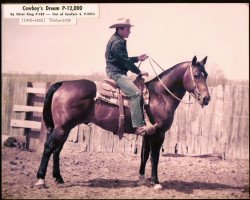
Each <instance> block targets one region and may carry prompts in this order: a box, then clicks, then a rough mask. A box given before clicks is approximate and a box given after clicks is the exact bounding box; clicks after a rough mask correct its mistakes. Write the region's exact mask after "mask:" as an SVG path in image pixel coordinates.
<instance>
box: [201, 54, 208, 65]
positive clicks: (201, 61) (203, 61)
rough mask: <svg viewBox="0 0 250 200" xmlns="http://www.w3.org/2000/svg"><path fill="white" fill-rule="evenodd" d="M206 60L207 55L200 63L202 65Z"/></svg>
mask: <svg viewBox="0 0 250 200" xmlns="http://www.w3.org/2000/svg"><path fill="white" fill-rule="evenodd" d="M206 62H207V56H206V57H205V58H204V59H203V60H202V61H201V64H202V65H203V66H204V65H205V64H206Z"/></svg>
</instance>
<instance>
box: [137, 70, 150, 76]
mask: <svg viewBox="0 0 250 200" xmlns="http://www.w3.org/2000/svg"><path fill="white" fill-rule="evenodd" d="M139 75H141V76H148V75H149V74H148V72H143V71H141V72H140V74H139Z"/></svg>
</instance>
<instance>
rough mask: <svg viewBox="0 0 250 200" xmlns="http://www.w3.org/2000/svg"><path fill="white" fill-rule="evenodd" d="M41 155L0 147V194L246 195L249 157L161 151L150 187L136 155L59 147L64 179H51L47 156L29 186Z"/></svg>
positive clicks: (85, 196)
mask: <svg viewBox="0 0 250 200" xmlns="http://www.w3.org/2000/svg"><path fill="white" fill-rule="evenodd" d="M40 159H41V154H38V153H37V152H29V151H23V150H21V149H18V148H9V147H2V198H3V199H30V198H33V199H34V198H39V199H53V198H55V199H66V198H67V199H93V198H95V199H97V198H102V199H103V198H104V199H111V198H112V199H119V198H133V199H138V198H142V199H152V198H154V199H162V198H164V199H176V198H177V199H180V198H185V199H191V198H192V199H193V198H195V199H206V198H212V199H213V198H215V199H221V198H232V199H248V198H249V160H239V159H232V160H230V159H227V160H221V159H218V158H214V157H207V158H201V157H172V156H166V155H165V156H164V154H163V156H161V157H160V162H159V179H160V182H161V184H162V186H163V189H162V190H154V189H153V186H152V185H151V184H150V180H149V178H150V174H151V164H150V162H148V164H147V167H146V178H147V181H146V183H144V184H143V185H141V184H140V183H139V182H138V170H139V166H140V165H139V164H140V157H139V155H122V154H111V153H91V152H80V151H73V150H67V151H63V152H62V155H61V172H62V176H63V178H64V181H65V183H64V184H60V185H57V184H55V183H54V181H53V178H52V162H51V160H50V163H49V166H48V171H47V176H46V186H47V188H45V189H44V188H43V189H39V188H37V187H35V186H33V185H34V184H35V183H36V172H37V169H38V166H39V163H40Z"/></svg>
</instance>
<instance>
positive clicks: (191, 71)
mask: <svg viewBox="0 0 250 200" xmlns="http://www.w3.org/2000/svg"><path fill="white" fill-rule="evenodd" d="M149 58H150V59H149V62H150V65H151V67H152V69H153V71H154V73H155V75H156V77H157V78H158V80H159V81H160V83H161V84H162V86H163V87H164V88H165V89H166V90H167V91H168V92H169V93H170V94H171V95H172V96H173V97H174V98H175V99H177V100H178V101H180V102H182V103H185V104H193V103H194V102H185V101H183V100H181V99H180V98H179V97H177V96H176V95H174V94H173V93H172V92H171V91H170V90H169V89H168V88H167V86H166V85H165V84H164V83H163V81H162V80H161V79H160V77H159V76H158V74H157V73H156V71H155V68H154V66H153V65H152V63H151V61H150V60H152V61H153V62H154V63H155V64H156V65H157V66H158V67H160V68H161V69H162V71H164V69H163V68H162V67H161V66H160V65H159V64H158V63H157V62H156V61H155V60H154V59H153V58H151V57H150V56H149ZM189 68H190V73H191V77H192V81H193V84H194V88H195V89H197V91H198V94H199V90H198V88H197V85H196V84H195V81H194V76H193V70H192V67H191V65H189ZM189 94H190V95H191V96H193V97H194V98H195V99H196V100H197V98H196V97H195V95H194V94H192V93H190V92H189Z"/></svg>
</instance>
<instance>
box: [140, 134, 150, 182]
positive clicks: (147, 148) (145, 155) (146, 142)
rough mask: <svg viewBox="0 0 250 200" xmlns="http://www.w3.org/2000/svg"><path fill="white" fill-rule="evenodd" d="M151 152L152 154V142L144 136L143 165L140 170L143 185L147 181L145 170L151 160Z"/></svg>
mask: <svg viewBox="0 0 250 200" xmlns="http://www.w3.org/2000/svg"><path fill="white" fill-rule="evenodd" d="M149 152H150V141H149V137H148V136H143V138H142V148H141V165H140V170H139V181H141V182H140V184H143V183H144V181H145V168H146V163H147V161H148V158H149Z"/></svg>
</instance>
